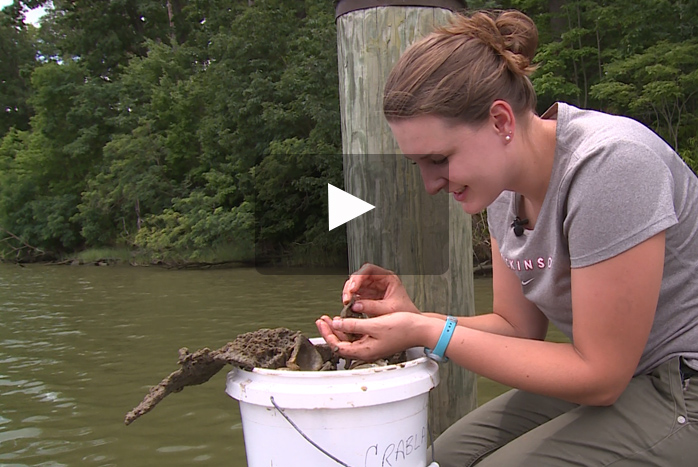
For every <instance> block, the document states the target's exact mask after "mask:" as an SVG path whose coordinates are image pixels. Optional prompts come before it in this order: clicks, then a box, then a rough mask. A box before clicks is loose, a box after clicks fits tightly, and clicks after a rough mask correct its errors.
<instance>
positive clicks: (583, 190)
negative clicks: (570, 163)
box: [563, 141, 678, 268]
mask: <svg viewBox="0 0 698 467" xmlns="http://www.w3.org/2000/svg"><path fill="white" fill-rule="evenodd" d="M582 160H583V161H582V162H581V163H579V164H578V165H576V166H575V167H574V169H573V170H571V171H570V173H569V174H568V176H569V177H571V179H570V189H569V191H568V196H567V198H566V200H565V201H566V206H565V210H566V215H565V217H564V222H563V232H564V235H565V237H566V238H567V242H568V246H569V253H570V263H571V266H572V267H573V268H578V267H584V266H589V265H591V264H595V263H598V262H601V261H604V260H606V259H609V258H612V257H614V256H616V255H618V254H620V253H622V252H624V251H626V250H629V249H630V248H632V247H634V246H636V245H638V244H640V243H642V242H643V241H645V240H647V239H649V238H651V237H652V236H654V235H656V234H658V233H659V232H662V231H663V230H666V229H667V228H669V227H671V226H672V225H674V224H676V223H677V222H678V221H677V216H676V212H675V209H674V203H673V192H674V188H673V187H674V180H673V176H672V174H671V171H670V170H669V168H668V167H667V166H666V163H665V162H664V161H663V160H662V159H661V157H660V156H659V155H657V154H655V153H653V151H652V150H651V149H650V148H648V147H647V146H644V145H643V144H640V143H633V142H628V141H622V142H618V143H617V144H613V145H611V146H607V147H599V148H598V149H596V150H595V151H594V153H593V154H590V155H586V156H585V157H584V158H583V159H582Z"/></svg>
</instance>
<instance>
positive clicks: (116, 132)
mask: <svg viewBox="0 0 698 467" xmlns="http://www.w3.org/2000/svg"><path fill="white" fill-rule="evenodd" d="M468 3H469V6H470V8H478V7H486V8H517V9H521V10H523V11H525V12H526V13H528V14H529V15H531V16H532V17H533V18H534V20H535V21H536V24H537V25H538V29H539V32H540V46H539V50H538V55H537V57H536V59H535V60H536V63H537V64H538V65H539V69H538V71H537V72H536V73H535V74H534V76H533V77H532V81H533V84H534V86H535V88H536V90H537V92H538V95H539V109H538V110H539V111H543V110H545V109H546V108H547V107H548V106H549V105H550V104H552V103H553V102H555V101H556V100H565V101H568V102H571V103H572V104H576V105H579V106H583V107H589V108H597V109H600V110H606V111H611V112H615V113H623V114H626V115H629V116H631V117H633V118H636V119H639V120H641V121H642V122H644V123H645V124H647V125H649V126H651V127H652V128H654V129H655V130H656V131H657V132H658V133H659V134H660V135H662V136H663V137H664V138H666V140H667V141H669V142H670V143H671V144H672V145H673V146H674V147H676V148H677V150H678V151H679V153H680V154H681V155H682V157H684V159H685V160H686V161H687V163H688V164H689V165H691V166H692V167H693V168H694V169H695V168H696V167H698V136H696V135H697V134H698V131H696V129H697V127H698V108H697V105H698V103H697V102H696V96H697V95H698V71H696V70H698V63H696V58H695V57H698V45H697V44H698V37H696V33H697V32H698V15H695V11H696V9H697V8H698V3H697V0H659V1H657V0H613V1H611V0H506V1H497V0H482V1H479V2H468ZM22 5H25V6H27V7H32V8H33V7H36V6H38V5H44V6H46V7H47V8H48V14H47V16H46V17H45V18H44V19H43V21H42V25H41V28H40V29H39V30H38V31H37V30H36V29H35V28H33V27H32V26H27V25H24V24H23V23H22V20H21V7H22ZM336 47H337V46H336V28H335V26H334V9H333V2H332V1H330V0H293V1H289V0H255V1H254V2H248V1H247V0H143V1H141V0H138V1H136V0H113V1H110V2H88V1H67V0H54V1H53V2H52V3H50V2H48V1H45V0H27V1H18V0H17V1H15V3H14V5H13V6H11V7H8V8H6V9H4V10H3V11H2V13H0V81H1V82H2V86H0V102H1V103H2V105H1V106H0V107H2V108H3V109H5V112H4V113H0V138H1V139H0V232H1V234H0V245H1V246H0V255H5V257H9V256H8V255H12V256H13V257H21V256H22V255H24V256H25V257H30V256H33V257H41V258H46V257H48V256H54V257H60V256H61V255H62V254H64V253H66V252H75V251H83V250H88V251H90V250H91V251H99V250H98V249H99V248H114V247H117V248H129V249H135V250H137V251H138V252H139V254H140V255H142V256H140V257H141V258H148V259H149V260H150V259H158V258H159V259H167V258H169V259H172V258H178V259H197V260H206V261H212V260H215V258H216V255H220V256H223V257H225V258H233V259H239V258H249V257H250V256H251V252H252V250H253V249H254V247H256V248H257V253H258V254H259V253H261V254H264V255H273V256H277V257H285V258H291V259H293V258H294V257H298V255H305V256H306V257H307V256H308V254H309V253H310V252H318V251H322V252H324V253H325V254H328V253H329V254H330V255H337V256H343V255H344V250H345V248H346V240H345V238H344V233H343V232H342V230H341V229H337V230H335V231H333V232H328V231H327V227H326V219H325V212H326V208H327V206H326V204H327V199H326V197H325V195H324V193H325V192H326V189H325V186H326V183H328V182H329V183H333V184H335V185H337V186H341V185H342V173H341V170H342V165H341V157H339V154H340V152H341V150H340V148H341V136H340V116H339V96H338V76H337V55H336ZM37 57H38V59H37ZM6 109H10V111H7V110H6ZM477 219H478V220H477V222H476V226H477V228H476V229H475V231H476V235H477V238H476V239H475V249H476V255H477V257H478V260H481V261H485V260H486V258H483V256H485V255H486V254H487V253H486V252H487V250H488V248H487V247H488V245H487V241H488V239H487V229H486V223H485V221H484V218H479V217H478V218H477ZM95 249H97V250H95ZM294 254H295V256H294ZM313 256H318V255H317V254H315V255H313Z"/></svg>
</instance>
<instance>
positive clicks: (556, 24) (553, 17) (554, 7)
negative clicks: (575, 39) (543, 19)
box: [548, 0, 565, 40]
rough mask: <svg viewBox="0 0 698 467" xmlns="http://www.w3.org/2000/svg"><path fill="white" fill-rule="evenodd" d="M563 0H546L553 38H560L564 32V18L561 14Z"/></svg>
mask: <svg viewBox="0 0 698 467" xmlns="http://www.w3.org/2000/svg"><path fill="white" fill-rule="evenodd" d="M564 5H565V0H548V11H549V12H550V29H551V30H552V32H553V38H554V39H556V40H557V39H560V37H561V36H562V33H564V32H565V18H564V17H563V16H562V7H563V6H564Z"/></svg>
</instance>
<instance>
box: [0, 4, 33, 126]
mask: <svg viewBox="0 0 698 467" xmlns="http://www.w3.org/2000/svg"><path fill="white" fill-rule="evenodd" d="M36 48H37V44H36V31H35V28H34V27H33V26H27V25H26V24H24V23H23V22H22V20H21V9H20V8H19V5H17V4H13V5H10V6H8V7H6V8H3V9H2V10H0V135H4V134H5V133H7V132H8V131H9V130H10V128H13V127H14V128H17V129H19V130H27V129H28V128H29V118H30V117H31V106H30V105H29V103H28V99H29V97H30V95H31V85H30V76H31V72H32V70H33V69H34V67H35V66H36V65H37V62H36V59H35V55H36Z"/></svg>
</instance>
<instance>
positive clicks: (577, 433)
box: [428, 357, 698, 467]
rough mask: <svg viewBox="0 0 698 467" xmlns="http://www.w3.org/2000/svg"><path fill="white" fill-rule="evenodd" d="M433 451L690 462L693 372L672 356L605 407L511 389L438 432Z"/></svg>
mask: <svg viewBox="0 0 698 467" xmlns="http://www.w3.org/2000/svg"><path fill="white" fill-rule="evenodd" d="M434 456H435V459H436V461H437V462H438V463H439V465H440V466H441V467H465V466H472V465H477V466H478V467H514V466H525V467H540V466H551V467H560V466H614V467H631V466H632V467H636V466H667V467H668V466H671V467H683V466H686V467H689V466H690V467H694V466H698V376H693V377H692V378H685V381H684V378H683V377H682V373H681V370H680V359H679V358H678V357H677V358H674V359H672V360H670V361H668V362H666V363H664V364H662V365H661V366H659V367H658V368H657V369H656V370H654V371H653V372H652V373H650V374H648V375H641V376H636V377H635V378H633V379H632V381H631V382H630V384H629V385H628V388H627V389H626V390H625V392H624V393H623V394H622V395H621V397H620V398H619V399H618V401H616V403H615V404H613V405H612V406H609V407H589V406H580V405H577V404H571V403H569V402H564V401H561V400H559V399H554V398H550V397H544V396H538V395H535V394H531V393H527V392H524V391H520V390H511V391H509V392H507V393H506V394H503V395H501V396H500V397H498V398H496V399H494V400H492V401H490V402H488V403H487V404H485V405H483V406H482V407H479V408H478V409H476V410H474V411H473V412H471V413H469V414H468V415H466V416H465V417H463V418H462V419H461V420H459V421H458V422H456V423H455V424H454V425H453V426H451V427H450V428H449V429H448V430H446V431H445V432H444V433H443V434H442V435H441V436H440V437H439V438H438V439H437V440H436V442H435V443H434ZM428 459H429V460H430V461H431V459H432V454H431V452H429V457H428Z"/></svg>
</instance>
